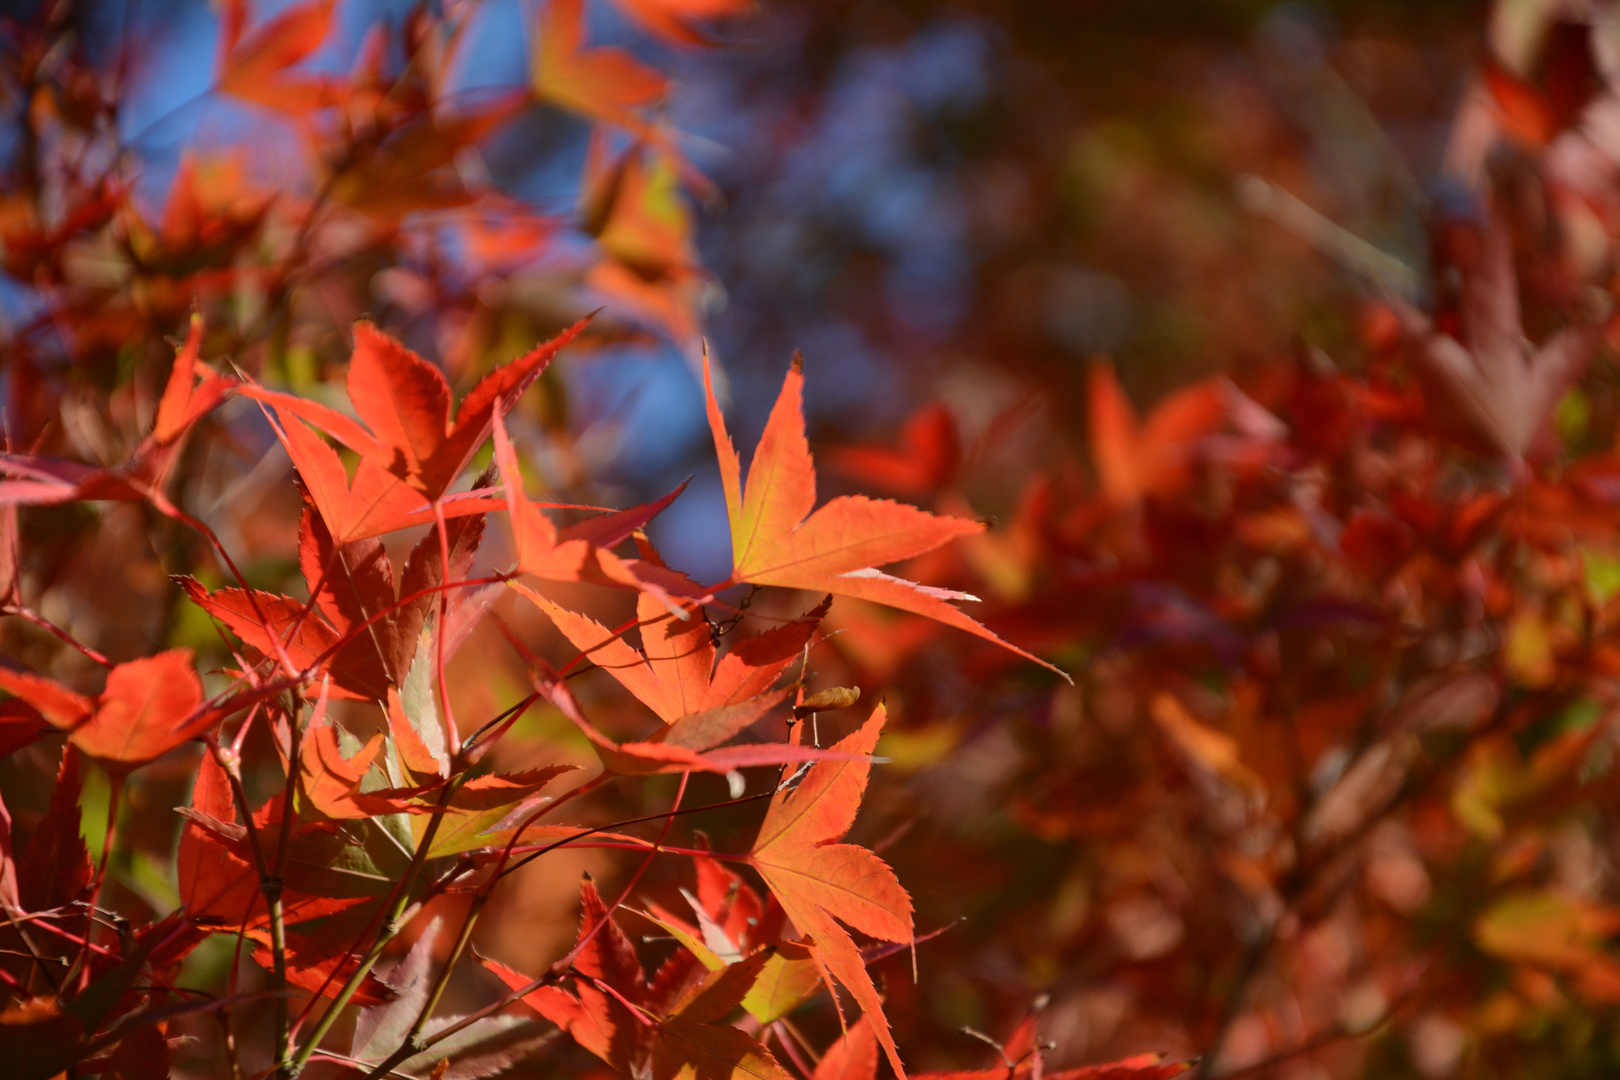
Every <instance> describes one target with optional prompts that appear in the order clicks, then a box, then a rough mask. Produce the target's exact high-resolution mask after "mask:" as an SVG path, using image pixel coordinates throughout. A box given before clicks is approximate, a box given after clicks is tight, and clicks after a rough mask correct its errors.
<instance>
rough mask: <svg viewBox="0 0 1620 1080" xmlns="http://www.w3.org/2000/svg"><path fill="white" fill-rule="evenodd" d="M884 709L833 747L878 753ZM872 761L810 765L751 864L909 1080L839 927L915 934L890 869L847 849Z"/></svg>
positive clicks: (782, 795) (763, 832) (768, 820)
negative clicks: (847, 836) (847, 837)
mask: <svg viewBox="0 0 1620 1080" xmlns="http://www.w3.org/2000/svg"><path fill="white" fill-rule="evenodd" d="M885 718H886V717H885V713H884V709H883V706H881V705H879V706H878V707H877V708H876V709H874V710H873V711H872V715H871V717H870V718H869V719H868V720H867V721H866V723H865V724H863V725H861V727H860V728H859V729H857V730H856V731H854V732H852V733H851V734H850V735H849V736H848V737H846V738H844V739H842V740H840V741H839V742H838V743H836V744H835V745H834V746H833V747H831V749H832V750H833V751H835V752H840V753H846V754H859V755H869V754H871V753H872V750H873V748H874V747H876V746H877V740H878V734H879V733H880V732H881V731H882V730H883V722H884V720H885ZM871 770H872V763H871V761H870V760H850V761H827V762H819V763H817V764H816V765H813V766H811V768H810V771H809V772H808V773H806V774H805V776H804V779H803V780H801V781H800V782H799V784H798V786H797V787H795V788H792V789H788V790H782V791H778V792H777V793H776V795H775V797H773V798H772V799H771V806H770V809H769V810H767V811H766V813H765V820H764V822H763V823H761V825H760V827H759V837H758V838H757V839H756V840H755V841H754V850H753V854H752V856H751V861H752V862H753V865H754V867H755V868H756V869H757V870H758V871H759V873H760V876H761V877H763V878H764V879H765V883H766V884H767V885H769V886H770V889H771V892H772V893H773V894H774V895H775V896H776V898H777V900H778V901H780V902H781V905H782V909H783V910H784V911H785V912H787V916H788V918H790V919H792V920H793V925H795V926H797V927H798V928H799V930H800V932H801V933H803V934H805V935H806V936H807V937H808V938H809V939H810V946H811V953H812V955H813V956H814V957H815V959H816V962H817V965H818V966H819V967H820V968H821V972H822V977H823V978H824V979H825V980H826V982H827V985H828V986H831V985H832V984H833V980H834V979H836V980H837V981H838V982H839V983H841V984H842V985H843V986H844V987H845V988H846V989H848V990H849V992H850V993H851V994H852V995H853V996H854V998H855V1000H856V1001H857V1002H858V1003H859V1004H860V1006H861V1010H862V1012H864V1013H865V1014H866V1016H867V1018H868V1020H869V1022H870V1023H871V1025H872V1031H873V1034H875V1035H876V1036H877V1039H878V1042H879V1043H881V1044H882V1046H883V1050H884V1052H885V1053H886V1054H887V1055H888V1057H889V1063H890V1064H891V1065H893V1066H894V1071H895V1073H896V1075H898V1076H899V1077H900V1078H901V1080H904V1078H905V1075H906V1073H905V1068H904V1067H903V1066H902V1065H901V1064H900V1054H899V1051H898V1050H896V1049H895V1045H894V1037H893V1036H892V1035H891V1034H890V1032H889V1022H888V1020H887V1019H886V1018H885V1017H884V1015H883V1003H882V1000H881V999H880V998H879V997H878V992H877V987H876V986H874V985H873V984H872V977H871V975H869V974H868V973H867V970H866V961H865V960H864V959H863V958H862V956H861V951H860V949H859V948H857V947H856V945H855V941H854V939H852V938H851V937H850V936H849V932H848V931H847V930H845V929H844V927H843V926H842V925H840V922H843V923H847V924H848V925H850V926H852V927H854V928H855V929H856V930H859V931H861V932H862V933H864V934H870V935H871V936H872V937H875V938H881V939H882V940H884V941H909V940H911V938H912V936H913V931H912V923H911V897H910V896H909V895H907V893H906V890H905V889H904V888H902V887H901V885H900V882H899V880H898V879H896V878H895V876H894V871H893V870H890V869H889V867H888V864H886V863H885V862H884V861H883V860H882V859H880V858H878V857H877V856H876V855H874V854H873V853H872V852H870V851H868V850H867V849H866V848H863V847H857V846H856V845H854V844H840V843H838V842H837V841H838V840H840V839H841V838H842V837H843V835H844V834H845V833H846V832H848V831H849V827H850V826H851V825H852V824H854V821H855V812H856V810H857V809H859V807H860V803H861V796H862V795H863V794H864V793H865V791H866V781H867V777H868V776H869V775H870V773H871Z"/></svg>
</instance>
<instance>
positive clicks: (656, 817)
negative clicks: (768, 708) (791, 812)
mask: <svg viewBox="0 0 1620 1080" xmlns="http://www.w3.org/2000/svg"><path fill="white" fill-rule="evenodd" d="M775 794H776V793H775V792H774V791H761V792H759V793H758V794H755V795H744V796H742V797H741V798H740V799H727V800H725V801H724V802H717V803H708V804H706V805H704V806H689V807H687V808H686V809H685V810H665V811H664V812H663V813H661V814H645V815H643V816H641V817H634V818H625V819H624V820H623V821H615V822H613V823H611V824H608V825H598V826H595V827H594V828H590V829H586V830H585V831H584V832H581V833H578V834H576V835H574V836H566V837H564V838H563V839H561V840H557V841H554V842H552V843H550V844H546V845H545V846H544V847H541V848H540V849H538V850H536V851H534V852H531V853H530V854H529V857H528V858H526V859H524V860H523V861H522V862H519V863H516V864H515V865H513V866H509V867H507V868H506V870H505V871H503V874H502V876H505V874H513V873H516V872H517V871H519V870H521V869H522V868H523V867H524V866H525V865H527V864H528V863H530V862H533V861H534V860H535V859H538V858H539V857H540V856H542V855H545V854H547V853H549V852H552V851H556V850H557V849H558V848H560V847H566V846H569V845H571V844H576V843H578V842H579V841H581V840H583V839H584V838H585V837H587V836H594V835H596V834H597V833H603V832H608V831H610V830H613V829H622V828H624V827H625V826H626V825H639V824H641V823H642V822H645V821H661V820H663V819H664V818H670V817H679V816H681V815H683V814H701V813H702V812H704V811H705V810H719V809H721V808H722V807H727V806H741V805H742V804H743V803H751V802H758V801H759V800H760V799H769V798H770V797H771V796H773V795H775ZM602 843H603V844H613V846H615V847H619V848H628V849H630V850H635V851H645V850H654V851H658V850H662V851H664V852H668V853H670V854H688V853H690V852H697V849H695V848H693V849H676V848H661V849H660V848H654V847H653V844H652V842H651V841H648V842H647V843H646V845H645V846H643V845H640V844H625V843H623V842H622V841H618V842H615V841H602ZM700 854H702V855H704V856H705V857H707V858H711V859H716V858H718V859H726V858H739V859H740V858H743V857H742V856H726V855H721V854H718V853H716V852H712V851H704V852H700Z"/></svg>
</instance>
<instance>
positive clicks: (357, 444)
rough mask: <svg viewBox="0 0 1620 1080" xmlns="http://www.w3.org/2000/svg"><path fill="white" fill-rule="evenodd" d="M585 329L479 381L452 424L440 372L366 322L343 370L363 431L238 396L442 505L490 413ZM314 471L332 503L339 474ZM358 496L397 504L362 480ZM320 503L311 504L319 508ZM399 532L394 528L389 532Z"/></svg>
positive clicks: (276, 398)
mask: <svg viewBox="0 0 1620 1080" xmlns="http://www.w3.org/2000/svg"><path fill="white" fill-rule="evenodd" d="M584 328H585V320H580V321H579V322H576V323H575V324H574V325H573V326H570V327H569V328H568V329H566V330H564V331H563V332H562V333H560V334H558V335H557V336H556V337H554V338H552V339H551V340H550V341H548V342H545V343H544V344H542V345H537V346H536V347H535V348H533V349H531V350H530V351H529V352H528V353H526V354H524V355H523V356H520V357H518V358H517V359H516V360H513V361H512V362H511V363H509V364H503V365H502V366H500V367H498V368H496V369H495V370H494V371H492V372H490V373H489V374H488V375H486V376H484V378H483V379H481V380H479V382H478V384H477V385H476V386H474V387H473V388H472V389H471V390H470V391H468V393H467V396H466V397H465V398H463V399H462V401H461V405H460V407H459V408H458V409H457V410H456V414H455V419H454V421H452V420H451V416H450V384H449V383H448V382H446V381H445V378H444V375H443V373H442V372H440V371H439V369H438V368H436V367H434V366H433V365H432V364H430V363H428V362H427V361H426V360H423V359H422V358H421V357H420V356H417V355H416V354H415V353H414V352H412V351H411V350H409V349H407V348H406V347H405V346H403V345H401V344H400V343H399V342H397V341H395V340H394V339H393V338H391V337H389V336H388V335H387V334H384V333H382V332H381V331H380V330H378V329H376V328H375V327H373V326H372V325H371V324H370V323H366V322H361V323H356V324H355V328H354V356H353V359H352V360H351V361H350V364H349V379H348V389H349V400H350V402H351V403H352V404H353V405H354V410H355V412H356V413H357V414H358V415H359V417H360V419H361V420H362V421H364V424H360V423H356V422H355V421H354V420H352V419H350V418H349V417H347V416H345V415H343V414H342V413H340V412H338V411H337V410H336V409H333V408H331V407H329V406H326V405H322V404H320V403H319V402H315V401H309V400H306V399H304V398H301V397H297V396H296V395H293V394H284V393H281V392H279V391H275V390H266V389H265V388H263V387H261V386H247V387H244V388H243V389H242V391H241V392H242V393H243V394H245V395H247V396H248V397H251V398H254V399H256V400H258V401H262V402H264V403H265V404H267V405H271V406H273V407H274V408H275V409H276V410H277V412H279V413H282V414H283V415H284V416H285V415H286V414H291V415H293V416H297V417H299V418H301V419H304V420H307V421H309V422H310V423H312V424H314V425H316V426H317V427H319V428H321V429H322V430H323V431H325V432H326V433H327V434H328V435H331V436H332V437H333V438H334V439H336V440H337V441H338V442H340V443H342V444H343V445H345V446H347V447H348V448H349V449H351V450H353V451H355V452H356V453H358V454H360V456H361V457H362V458H369V459H370V460H371V461H372V462H374V463H375V464H376V465H378V466H380V467H381V468H382V469H384V470H386V471H387V472H389V473H392V474H393V475H394V476H396V477H398V478H399V479H400V480H403V481H404V482H405V483H406V484H408V485H410V487H411V488H413V489H415V490H416V491H417V492H418V493H420V494H421V496H422V497H423V498H424V499H427V500H429V501H430V502H431V501H436V500H439V499H441V498H442V497H443V496H444V493H445V491H446V489H448V488H449V486H450V485H451V484H452V483H453V482H454V481H455V480H456V478H457V477H459V476H460V475H461V473H462V471H463V470H464V469H466V467H467V462H468V461H470V460H471V459H472V456H473V454H474V453H475V452H476V451H477V450H478V448H479V447H480V446H481V445H483V442H484V440H485V439H486V438H488V436H489V433H490V428H491V426H492V424H493V423H494V418H495V414H496V413H497V412H498V411H500V409H501V408H503V407H505V406H506V403H508V402H510V400H511V399H512V398H515V397H516V396H517V395H518V394H521V393H522V392H523V391H524V390H525V389H527V388H528V387H529V386H530V385H531V384H532V383H533V382H534V380H535V379H537V378H539V377H540V373H541V372H542V371H544V370H545V369H546V367H547V365H549V364H550V363H551V360H552V358H553V357H554V356H556V355H557V352H558V351H559V350H560V349H561V348H562V347H563V346H564V345H566V344H568V343H569V342H570V341H572V340H573V339H574V338H575V337H576V336H577V335H578V334H579V332H580V331H581V330H583V329H584ZM290 427H291V425H289V430H288V431H287V432H286V433H284V434H283V441H284V442H287V443H288V452H289V453H291V452H292V449H293V446H292V442H291V441H290V439H289V436H290V435H291V431H290ZM309 460H311V461H314V460H315V459H314V458H313V457H311V458H310V459H309ZM316 471H318V472H319V473H320V475H321V477H322V480H321V484H322V487H323V488H325V489H327V490H328V492H329V494H328V495H327V496H326V497H327V498H335V496H336V495H337V494H338V492H339V490H340V489H339V488H338V487H337V485H338V484H339V483H340V481H339V480H338V479H337V475H338V474H335V473H332V472H331V469H330V468H329V467H327V466H326V465H324V464H322V465H320V466H318V467H317V470H316ZM346 486H347V485H344V487H345V488H346ZM354 488H355V490H354V492H353V493H351V496H350V497H351V498H359V497H360V496H361V491H360V488H361V478H360V476H359V475H358V474H357V475H356V477H355V483H354ZM312 493H313V492H312ZM364 494H365V497H366V498H367V499H374V500H380V499H397V498H398V496H396V495H392V494H390V492H389V490H388V489H387V487H386V486H385V485H382V484H380V483H378V482H377V481H375V480H368V481H367V486H366V489H365V492H364ZM319 502H320V500H319V499H317V505H319ZM390 505H391V504H390ZM486 509H487V507H486ZM322 516H323V517H324V516H325V514H324V513H323V515H322ZM409 523H413V522H407V524H409ZM327 524H328V527H332V528H334V532H333V535H334V537H336V536H338V535H340V533H341V534H344V535H345V536H346V538H349V539H352V538H353V537H352V536H347V534H348V532H349V530H345V529H339V528H337V526H335V525H334V523H333V522H331V521H328V522H327ZM400 527H402V526H400V525H397V524H396V525H394V528H400ZM372 535H375V533H373V534H372Z"/></svg>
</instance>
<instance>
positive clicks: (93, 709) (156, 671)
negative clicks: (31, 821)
mask: <svg viewBox="0 0 1620 1080" xmlns="http://www.w3.org/2000/svg"><path fill="white" fill-rule="evenodd" d="M0 690H5V691H8V692H9V693H12V694H15V695H16V696H17V697H19V698H21V699H22V700H23V701H26V702H27V703H28V704H30V705H32V706H33V707H34V708H36V709H38V710H39V712H40V715H41V716H43V717H44V718H45V719H46V720H48V721H49V722H50V723H51V724H52V725H54V726H55V727H57V728H60V729H61V730H63V731H65V732H67V736H68V741H70V742H71V743H73V745H74V746H77V747H78V748H79V749H80V750H82V751H84V752H85V753H86V754H88V755H90V756H91V757H93V758H96V759H97V760H99V761H100V762H101V763H102V765H103V766H104V767H105V768H106V769H107V770H108V771H109V772H112V773H116V774H122V773H127V772H129V771H130V770H131V769H134V768H135V767H137V766H139V765H144V764H146V763H147V762H148V761H151V760H153V759H155V758H159V757H162V756H163V755H164V754H166V753H168V752H169V751H170V750H173V749H174V748H175V747H176V746H179V745H180V744H181V743H183V742H185V741H186V740H187V739H190V738H193V737H194V736H197V735H200V734H202V733H203V732H204V731H205V730H207V729H208V728H210V727H212V726H213V725H214V724H215V723H217V722H218V721H219V720H220V718H221V716H222V715H223V714H222V713H220V712H218V711H216V710H212V709H204V708H202V704H203V691H202V682H201V681H200V680H199V679H198V678H197V670H196V668H195V667H193V666H192V662H191V650H190V649H170V650H169V651H168V652H161V653H158V654H157V655H156V656H147V657H143V658H141V659H139V660H131V661H130V662H129V663H127V664H119V665H118V666H117V667H115V668H113V669H112V671H110V672H108V674H107V685H106V688H105V689H104V690H103V691H102V692H101V693H100V695H98V696H97V697H95V698H89V697H86V696H84V695H83V694H78V693H75V692H74V691H72V690H69V689H67V688H66V687H64V686H60V685H58V684H56V683H54V682H52V681H51V680H49V679H46V678H43V677H42V676H39V675H34V674H30V673H27V672H21V671H14V670H9V669H6V668H0Z"/></svg>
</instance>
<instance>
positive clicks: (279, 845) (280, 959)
mask: <svg viewBox="0 0 1620 1080" xmlns="http://www.w3.org/2000/svg"><path fill="white" fill-rule="evenodd" d="M321 691H322V692H321V697H322V699H323V700H324V699H325V696H326V687H325V686H324V685H323V686H322V688H321ZM288 694H289V696H290V697H291V698H292V709H291V711H289V712H288V713H287V780H286V784H285V786H284V787H283V789H282V801H281V823H280V825H281V827H280V830H279V831H278V833H277V835H276V859H275V873H274V875H273V876H261V877H260V878H259V891H260V892H261V893H263V894H264V904H265V908H266V914H267V916H268V918H269V920H270V957H271V961H270V974H271V980H272V981H271V987H272V989H273V990H274V991H275V993H276V1001H275V1024H276V1045H275V1051H276V1056H275V1060H276V1062H277V1072H278V1073H281V1072H282V1069H281V1063H282V1062H284V1061H286V1059H287V1048H288V1045H289V1038H290V1035H289V1032H288V1027H287V1019H288V1018H287V994H286V991H287V928H286V925H285V917H284V912H283V911H282V906H281V897H282V893H283V892H284V891H285V888H286V878H285V875H286V872H287V849H288V847H289V846H290V845H291V843H292V825H293V819H294V818H295V817H296V816H297V809H296V807H295V806H294V805H293V804H294V800H295V799H296V797H297V794H298V758H299V751H300V750H301V749H302V747H301V745H300V744H301V742H302V738H303V728H302V727H301V726H300V724H299V721H298V714H299V712H301V711H302V708H303V706H302V703H301V702H300V700H299V692H298V689H297V688H296V687H294V688H293V689H291V690H289V691H288ZM248 819H249V820H250V821H251V820H252V814H251V813H249V815H248ZM283 1075H284V1074H283Z"/></svg>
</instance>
